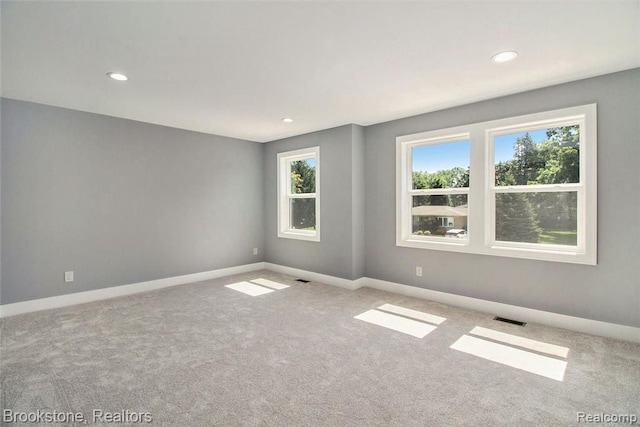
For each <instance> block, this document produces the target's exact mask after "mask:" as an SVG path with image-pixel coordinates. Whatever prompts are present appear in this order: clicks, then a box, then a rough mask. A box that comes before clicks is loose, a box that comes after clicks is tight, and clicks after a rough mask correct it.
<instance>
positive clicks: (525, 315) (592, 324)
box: [364, 277, 640, 343]
mask: <svg viewBox="0 0 640 427" xmlns="http://www.w3.org/2000/svg"><path fill="white" fill-rule="evenodd" d="M364 286H366V287H369V288H374V289H379V290H381V291H387V292H393V293H396V294H401V295H407V296H411V297H415V298H422V299H427V300H430V301H435V302H440V303H443V304H448V305H453V306H456V307H463V308H468V309H470V310H475V311H481V312H485V313H491V314H493V315H496V316H500V317H506V318H512V319H517V320H520V321H524V322H532V323H539V324H541V325H548V326H553V327H556V328H563V329H569V330H572V331H577V332H584V333H587V334H591V335H599V336H603V337H609V338H615V339H620V340H624V341H631V342H636V343H640V328H635V327H633V326H626V325H618V324H615V323H607V322H601V321H598V320H590V319H583V318H580V317H574V316H567V315H564V314H558V313H551V312H548V311H542V310H535V309H532V308H526V307H520V306H516V305H509V304H503V303H499V302H494V301H487V300H482V299H478V298H470V297H465V296H461V295H454V294H448V293H446V292H439V291H432V290H429V289H423V288H417V287H415V286H407V285H401V284H399V283H394V282H387V281H384V280H378V279H371V278H368V277H367V278H365V280H364Z"/></svg>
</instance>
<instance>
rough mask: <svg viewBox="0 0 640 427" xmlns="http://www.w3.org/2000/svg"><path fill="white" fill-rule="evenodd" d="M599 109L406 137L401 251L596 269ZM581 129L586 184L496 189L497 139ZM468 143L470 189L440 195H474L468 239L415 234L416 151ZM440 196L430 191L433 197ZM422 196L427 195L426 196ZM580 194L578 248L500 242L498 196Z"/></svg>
mask: <svg viewBox="0 0 640 427" xmlns="http://www.w3.org/2000/svg"><path fill="white" fill-rule="evenodd" d="M596 113H597V108H596V104H589V105H582V106H577V107H570V108H563V109H559V110H553V111H546V112H541V113H536V114H528V115H524V116H518V117H512V118H506V119H500V120H492V121H488V122H482V123H476V124H471V125H466V126H458V127H454V128H448V129H439V130H435V131H429V132H422V133H418V134H412V135H404V136H399V137H397V138H396V245H397V246H403V247H410V248H421V249H432V250H445V251H453V252H467V253H475V254H483V255H496V256H506V257H514V258H525V259H534V260H545V261H554V262H567V263H576V264H587V265H595V264H596V263H597V124H596V119H597V117H596ZM573 124H578V125H580V182H579V183H575V184H557V185H536V186H533V185H530V186H505V187H497V186H496V185H495V168H494V147H493V136H495V135H499V134H505V133H515V132H521V131H527V130H534V129H541V128H545V127H559V126H568V125H573ZM461 139H468V140H470V141H471V144H470V161H469V163H470V164H469V167H470V173H469V175H470V176H469V182H470V186H469V188H468V189H455V188H454V189H444V191H443V189H437V190H435V189H434V190H435V191H437V193H438V194H458V193H468V217H467V225H468V234H467V238H466V239H444V238H439V237H433V236H419V235H412V234H411V225H412V212H411V207H412V199H411V197H412V196H413V195H416V194H415V192H416V190H413V189H412V158H411V149H412V148H413V147H415V146H419V145H423V144H428V143H440V142H450V141H456V140H461ZM434 190H428V191H430V192H433V191H434ZM421 191H422V192H423V191H424V190H421ZM561 191H576V192H577V194H578V197H577V199H578V201H577V203H578V205H577V208H578V217H577V230H578V234H577V235H578V241H577V245H576V246H562V245H544V244H539V243H517V242H503V241H496V240H495V195H496V194H498V193H513V192H561Z"/></svg>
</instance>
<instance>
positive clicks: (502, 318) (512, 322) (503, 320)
mask: <svg viewBox="0 0 640 427" xmlns="http://www.w3.org/2000/svg"><path fill="white" fill-rule="evenodd" d="M493 320H497V321H498V322H504V323H511V324H512V325H518V326H524V325H526V323H525V322H521V321H519V320H512V319H506V318H504V317H498V316H496V317H494V318H493Z"/></svg>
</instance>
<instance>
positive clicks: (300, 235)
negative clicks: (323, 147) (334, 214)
mask: <svg viewBox="0 0 640 427" xmlns="http://www.w3.org/2000/svg"><path fill="white" fill-rule="evenodd" d="M311 158H315V159H316V166H315V171H316V191H315V193H303V194H298V193H292V192H291V163H292V162H295V161H298V160H307V159H311ZM293 199H315V201H316V203H315V208H316V212H315V218H316V224H315V228H316V229H315V230H297V229H295V228H291V200H293ZM278 237H281V238H286V239H298V240H308V241H312V242H319V241H320V147H310V148H303V149H300V150H294V151H287V152H283V153H278Z"/></svg>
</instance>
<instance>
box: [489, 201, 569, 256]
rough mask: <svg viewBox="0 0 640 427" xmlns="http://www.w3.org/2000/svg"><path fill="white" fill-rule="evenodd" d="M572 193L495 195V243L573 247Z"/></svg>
mask: <svg viewBox="0 0 640 427" xmlns="http://www.w3.org/2000/svg"><path fill="white" fill-rule="evenodd" d="M577 210H578V195H577V193H576V192H575V191H563V192H553V193H498V194H496V240H498V241H505V242H523V243H525V242H526V243H543V244H550V245H568V246H576V245H577V241H578V238H577V228H578V220H577Z"/></svg>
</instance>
